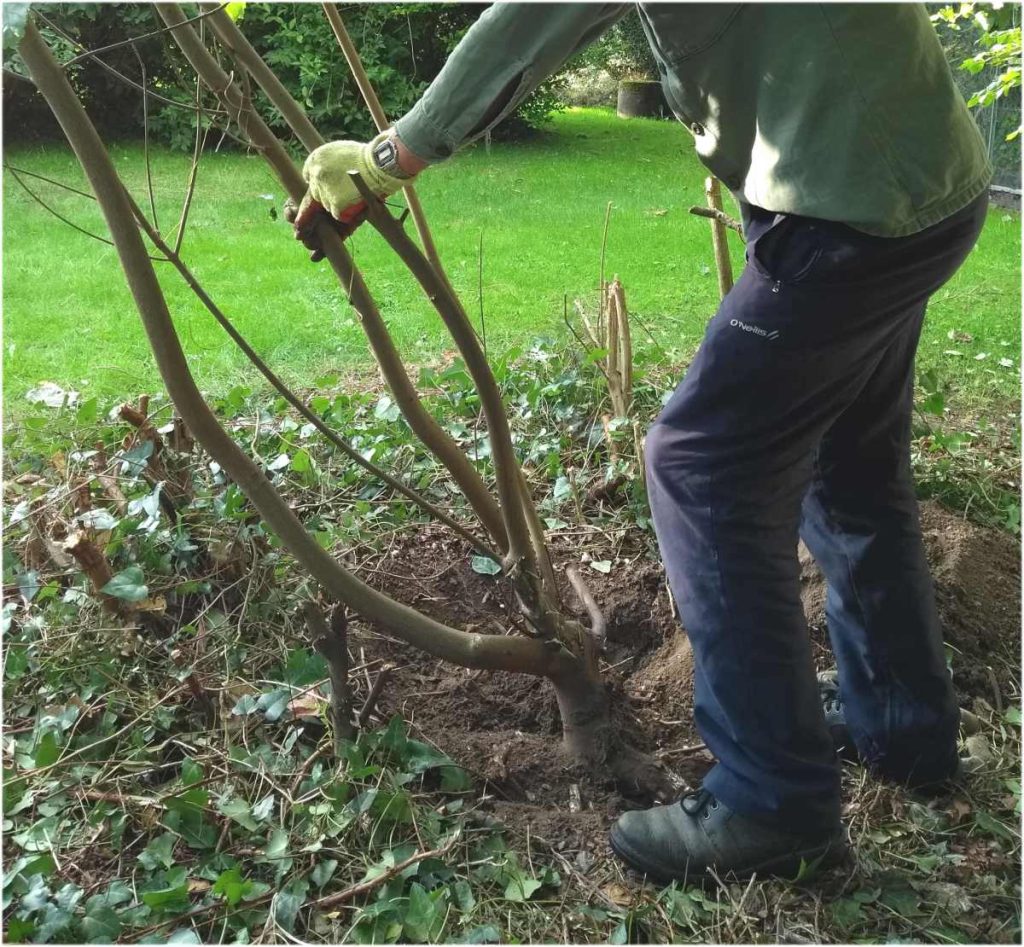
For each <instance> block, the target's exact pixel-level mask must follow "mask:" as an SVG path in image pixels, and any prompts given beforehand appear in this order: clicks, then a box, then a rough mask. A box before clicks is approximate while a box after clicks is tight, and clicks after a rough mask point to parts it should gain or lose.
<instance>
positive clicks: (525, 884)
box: [505, 871, 541, 901]
mask: <svg viewBox="0 0 1024 947" xmlns="http://www.w3.org/2000/svg"><path fill="white" fill-rule="evenodd" d="M540 886H541V883H540V882H539V881H538V880H537V879H536V878H531V877H529V876H528V875H525V874H523V872H521V871H516V873H515V874H513V875H512V877H511V878H510V879H509V882H508V884H507V885H506V886H505V900H506V901H529V900H530V898H531V897H532V896H533V895H534V894H535V893H536V891H537V889H538V888H540Z"/></svg>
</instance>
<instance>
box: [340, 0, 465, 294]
mask: <svg viewBox="0 0 1024 947" xmlns="http://www.w3.org/2000/svg"><path fill="white" fill-rule="evenodd" d="M323 8H324V13H325V14H326V15H327V20H328V22H329V23H330V24H331V29H332V30H333V31H334V37H335V39H337V41H338V45H339V46H340V47H341V52H342V54H343V55H344V57H345V62H347V63H348V68H349V69H350V70H351V72H352V77H353V78H354V79H355V80H356V85H357V86H358V87H359V92H360V94H361V95H362V96H363V101H364V102H365V103H366V107H367V108H368V109H369V110H370V115H371V116H372V117H373V122H374V124H375V125H376V126H377V131H379V132H382V131H384V130H385V129H386V128H388V127H389V126H388V119H387V116H386V115H385V114H384V109H383V108H382V106H381V104H380V99H379V98H377V93H376V91H375V90H374V88H373V83H372V82H370V77H369V76H368V75H367V74H366V70H365V69H364V68H363V63H362V60H360V58H359V53H358V51H357V50H356V47H355V44H354V43H353V42H352V37H350V36H349V35H348V30H347V29H346V28H345V23H344V21H343V20H342V19H341V14H340V13H339V12H338V8H337V6H336V5H335V4H333V3H325V4H323ZM402 193H403V194H404V195H405V200H406V203H407V204H408V205H409V211H410V213H411V214H412V220H413V223H414V224H415V225H416V233H417V234H419V238H420V245H421V246H422V247H423V252H424V253H425V254H426V256H427V259H428V260H430V262H431V264H432V265H433V267H434V269H435V270H437V274H438V276H440V277H441V279H443V280H444V281H445V283H448V276H447V274H446V273H445V271H444V266H443V265H442V264H441V258H440V256H438V253H437V246H436V245H435V244H434V237H433V235H432V234H431V232H430V227H429V226H428V225H427V216H426V214H425V213H424V212H423V205H422V204H420V199H419V195H418V194H417V193H416V189H415V188H414V187H413V186H412V185H411V184H407V185H405V187H403V188H402ZM449 288H450V284H449Z"/></svg>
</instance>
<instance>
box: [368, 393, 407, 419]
mask: <svg viewBox="0 0 1024 947" xmlns="http://www.w3.org/2000/svg"><path fill="white" fill-rule="evenodd" d="M373 416H374V417H375V418H379V419H380V420H381V421H392V422H393V421H397V420H398V419H399V418H400V417H401V416H402V412H401V411H400V410H399V407H398V405H397V404H395V403H394V402H393V401H392V400H391V399H390V398H389V397H388V396H387V395H384V397H383V398H381V399H380V401H378V402H377V406H376V407H375V408H374V409H373Z"/></svg>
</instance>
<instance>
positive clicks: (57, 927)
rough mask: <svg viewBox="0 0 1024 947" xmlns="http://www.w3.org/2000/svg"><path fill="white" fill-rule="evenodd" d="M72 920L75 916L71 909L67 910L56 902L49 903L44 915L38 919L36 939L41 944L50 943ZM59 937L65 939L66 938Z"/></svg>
mask: <svg viewBox="0 0 1024 947" xmlns="http://www.w3.org/2000/svg"><path fill="white" fill-rule="evenodd" d="M72 920H73V917H72V914H71V912H70V911H65V910H64V909H63V908H61V907H59V906H58V905H56V904H48V905H46V908H45V909H44V910H43V913H42V916H41V917H39V918H38V919H37V920H36V932H35V934H34V935H33V936H34V939H35V940H36V941H37V942H38V943H40V944H45V943H48V942H49V941H51V940H53V939H54V938H55V937H56V936H57V935H58V934H59V933H60V932H61V931H63V930H64V929H65V928H66V927H67V926H68V925H69V924H70V923H71V921H72ZM57 939H58V940H65V939H66V938H57Z"/></svg>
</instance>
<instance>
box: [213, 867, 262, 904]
mask: <svg viewBox="0 0 1024 947" xmlns="http://www.w3.org/2000/svg"><path fill="white" fill-rule="evenodd" d="M252 887H253V884H252V882H251V881H247V880H246V879H244V878H243V877H242V873H241V872H240V871H239V870H238V869H237V868H229V869H228V870H227V871H224V872H221V874H220V876H219V877H218V878H217V880H216V881H215V882H214V884H213V893H214V894H220V895H223V896H224V900H225V901H227V903H228V904H229V905H231V906H232V907H234V905H236V904H238V902H239V901H241V900H242V898H244V897H245V896H246V895H247V894H249V893H250V892H251V891H252Z"/></svg>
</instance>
